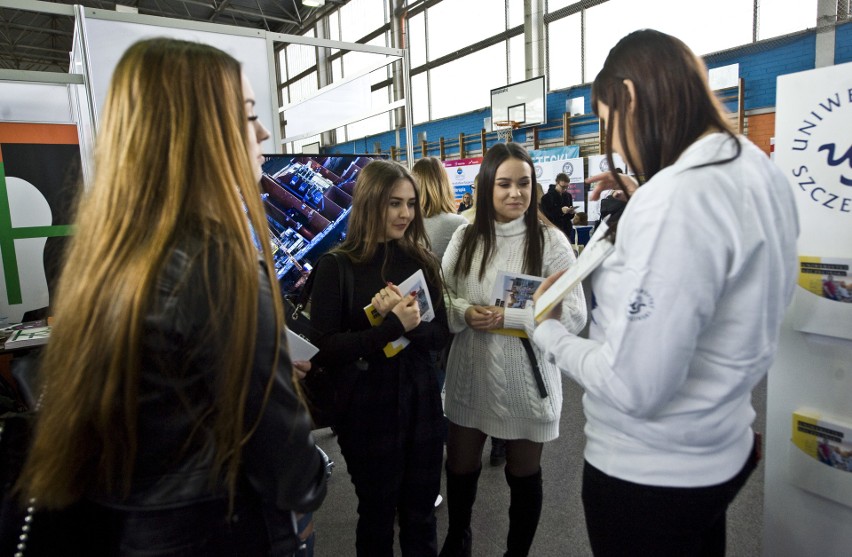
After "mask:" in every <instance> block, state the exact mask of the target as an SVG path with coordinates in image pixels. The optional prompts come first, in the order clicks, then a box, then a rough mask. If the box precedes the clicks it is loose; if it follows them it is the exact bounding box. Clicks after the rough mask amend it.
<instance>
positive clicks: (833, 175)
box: [775, 63, 852, 339]
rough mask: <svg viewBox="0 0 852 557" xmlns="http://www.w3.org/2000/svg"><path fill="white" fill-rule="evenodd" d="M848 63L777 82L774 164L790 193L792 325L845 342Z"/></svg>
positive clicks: (850, 167) (848, 300)
mask: <svg viewBox="0 0 852 557" xmlns="http://www.w3.org/2000/svg"><path fill="white" fill-rule="evenodd" d="M850 124H852V63H847V64H841V65H838V66H829V67H825V68H819V69H816V70H810V71H805V72H800V73H796V74H790V75H784V76H780V77H779V78H778V93H777V112H776V116H775V163H776V164H777V165H778V166H779V167H780V168H781V170H782V171H783V172H784V174H785V175H786V176H787V178H788V179H789V181H790V185H791V187H792V188H793V191H794V193H795V196H796V206H797V208H798V211H799V222H800V225H801V232H800V234H799V278H798V285H797V287H796V292H795V294H794V297H793V306H792V308H791V312H792V324H793V327H794V328H795V329H797V330H800V331H805V332H810V333H819V334H823V335H828V336H835V337H841V338H848V339H852V133H851V132H850V129H852V127H850Z"/></svg>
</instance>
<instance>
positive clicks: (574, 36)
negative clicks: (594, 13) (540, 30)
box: [547, 13, 583, 89]
mask: <svg viewBox="0 0 852 557" xmlns="http://www.w3.org/2000/svg"><path fill="white" fill-rule="evenodd" d="M582 41H583V39H582V35H581V33H580V14H579V13H576V14H573V15H570V16H568V17H563V18H562V19H557V20H556V21H554V22H552V23H550V24H549V25H548V26H547V65H548V70H549V71H548V84H547V86H548V88H550V89H564V88H565V87H571V86H572V85H577V84H579V83H582V82H583V73H582V70H581V64H580V60H581V56H582V53H581V46H582Z"/></svg>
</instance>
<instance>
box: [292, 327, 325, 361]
mask: <svg viewBox="0 0 852 557" xmlns="http://www.w3.org/2000/svg"><path fill="white" fill-rule="evenodd" d="M287 346H288V347H289V349H290V360H292V361H294V362H298V361H304V362H307V361H308V360H310V359H311V358H313V357H314V356H315V355H316V353H317V352H319V348H317V347H316V346H314V345H313V344H311V343H310V342H309V341H308V339H306V338H305V337H303V336H302V335H300V334H298V333H295V332H293V331H291V330H290V329H287Z"/></svg>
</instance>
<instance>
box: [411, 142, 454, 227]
mask: <svg viewBox="0 0 852 557" xmlns="http://www.w3.org/2000/svg"><path fill="white" fill-rule="evenodd" d="M411 173H412V174H413V175H414V178H415V179H416V180H417V185H418V186H420V207H421V208H422V209H423V218H427V219H428V218H429V217H434V216H435V215H440V214H441V213H455V212H456V207H455V203H453V186H452V185H451V184H450V179H449V178H448V177H447V171H446V170H444V165H443V164H442V163H441V159H438V158H436V157H423V158H422V159H420V160H419V161H417V162H416V163H414V167H413V168H412V169H411Z"/></svg>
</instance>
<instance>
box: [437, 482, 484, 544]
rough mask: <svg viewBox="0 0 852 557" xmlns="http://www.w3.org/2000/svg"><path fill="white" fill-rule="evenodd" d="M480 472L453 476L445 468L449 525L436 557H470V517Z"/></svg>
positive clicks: (471, 538)
mask: <svg viewBox="0 0 852 557" xmlns="http://www.w3.org/2000/svg"><path fill="white" fill-rule="evenodd" d="M481 471H482V468H479V469H478V470H476V471H475V472H470V473H469V474H454V473H452V472H450V469H449V468H447V518H448V519H449V523H450V525H449V529H448V530H447V537H446V539H444V546H443V547H442V548H441V553H440V555H439V556H438V557H470V555H471V548H472V547H473V536H472V535H471V532H470V515H471V513H472V511H473V502H474V501H476V485H477V483H478V482H479V473H480V472H481Z"/></svg>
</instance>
